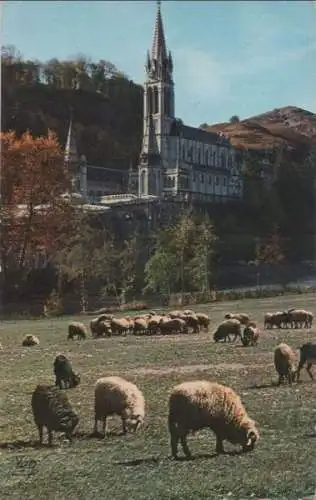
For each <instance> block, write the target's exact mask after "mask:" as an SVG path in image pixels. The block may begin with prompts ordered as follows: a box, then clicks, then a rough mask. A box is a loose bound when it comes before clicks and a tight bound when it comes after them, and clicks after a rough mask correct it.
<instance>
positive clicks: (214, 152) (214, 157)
mask: <svg viewBox="0 0 316 500" xmlns="http://www.w3.org/2000/svg"><path fill="white" fill-rule="evenodd" d="M213 167H216V151H213Z"/></svg>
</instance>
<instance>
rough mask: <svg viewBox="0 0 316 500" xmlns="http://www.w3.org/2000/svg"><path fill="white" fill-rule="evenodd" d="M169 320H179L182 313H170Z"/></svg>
mask: <svg viewBox="0 0 316 500" xmlns="http://www.w3.org/2000/svg"><path fill="white" fill-rule="evenodd" d="M168 316H169V318H171V319H174V318H179V316H181V311H170V312H169V313H168Z"/></svg>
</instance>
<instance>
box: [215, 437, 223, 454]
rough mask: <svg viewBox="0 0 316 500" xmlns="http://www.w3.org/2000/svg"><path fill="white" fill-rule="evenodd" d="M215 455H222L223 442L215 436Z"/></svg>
mask: <svg viewBox="0 0 316 500" xmlns="http://www.w3.org/2000/svg"><path fill="white" fill-rule="evenodd" d="M215 451H216V453H224V447H223V440H222V439H221V438H220V437H219V436H218V435H216V448H215Z"/></svg>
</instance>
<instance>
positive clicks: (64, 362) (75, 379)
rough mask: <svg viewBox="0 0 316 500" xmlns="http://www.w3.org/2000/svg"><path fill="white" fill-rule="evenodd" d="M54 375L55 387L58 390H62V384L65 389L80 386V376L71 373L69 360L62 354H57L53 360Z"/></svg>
mask: <svg viewBox="0 0 316 500" xmlns="http://www.w3.org/2000/svg"><path fill="white" fill-rule="evenodd" d="M54 374H55V377H56V382H55V385H57V386H58V387H59V389H62V388H63V384H62V383H64V388H65V389H67V388H69V389H71V388H73V387H77V385H79V384H80V374H79V373H77V374H76V373H74V372H73V370H72V367H71V363H70V361H69V359H67V358H66V356H64V355H63V354H59V355H58V356H56V358H55V361H54Z"/></svg>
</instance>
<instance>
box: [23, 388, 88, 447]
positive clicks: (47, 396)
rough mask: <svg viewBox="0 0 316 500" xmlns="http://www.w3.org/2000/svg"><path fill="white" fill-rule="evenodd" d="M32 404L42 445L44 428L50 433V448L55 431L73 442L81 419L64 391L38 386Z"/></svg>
mask: <svg viewBox="0 0 316 500" xmlns="http://www.w3.org/2000/svg"><path fill="white" fill-rule="evenodd" d="M31 404H32V411H33V416H34V421H35V424H36V426H37V427H38V431H39V439H40V444H42V443H43V427H46V429H47V431H48V444H49V446H52V442H53V431H55V432H65V434H66V437H67V438H68V439H69V441H70V442H72V433H73V430H74V428H75V427H76V426H77V425H78V423H79V417H78V415H77V413H76V412H75V411H74V410H73V409H72V406H71V405H70V403H69V401H68V398H67V396H66V394H65V393H64V392H63V391H60V390H59V389H57V387H52V386H49V385H37V387H36V388H35V390H34V392H33V394H32V400H31Z"/></svg>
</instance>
